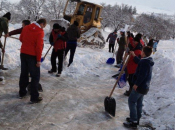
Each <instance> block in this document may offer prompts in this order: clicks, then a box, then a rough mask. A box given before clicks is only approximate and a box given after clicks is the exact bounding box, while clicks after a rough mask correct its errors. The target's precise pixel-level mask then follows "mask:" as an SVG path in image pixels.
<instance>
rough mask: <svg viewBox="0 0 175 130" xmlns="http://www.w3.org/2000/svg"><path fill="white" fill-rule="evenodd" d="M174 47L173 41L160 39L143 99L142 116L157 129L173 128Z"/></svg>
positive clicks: (170, 129) (166, 129)
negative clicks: (151, 76) (148, 87)
mask: <svg viewBox="0 0 175 130" xmlns="http://www.w3.org/2000/svg"><path fill="white" fill-rule="evenodd" d="M174 49H175V48H174V45H173V41H160V43H159V45H158V52H156V53H155V55H154V56H153V58H154V61H155V65H154V70H153V78H152V83H151V87H150V91H149V93H148V95H146V96H145V99H144V114H145V116H144V118H146V119H147V120H148V121H149V122H151V124H152V125H153V127H155V128H156V129H157V130H174V129H175V113H174V109H175V94H174V92H175V86H174V84H175V68H174V66H175V51H174ZM144 118H143V119H144ZM143 121H144V120H143Z"/></svg>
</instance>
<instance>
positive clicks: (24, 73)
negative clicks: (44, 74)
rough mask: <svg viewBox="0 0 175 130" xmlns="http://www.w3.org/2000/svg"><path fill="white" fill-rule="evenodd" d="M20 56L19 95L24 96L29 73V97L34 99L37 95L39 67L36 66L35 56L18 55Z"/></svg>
mask: <svg viewBox="0 0 175 130" xmlns="http://www.w3.org/2000/svg"><path fill="white" fill-rule="evenodd" d="M20 58H21V75H20V80H19V95H20V96H24V95H25V94H26V93H27V91H26V87H27V85H28V83H29V73H30V76H31V90H30V94H31V98H30V100H32V101H33V100H36V99H37V98H38V97H39V93H38V85H39V80H40V67H37V66H36V64H37V60H36V56H31V55H27V54H22V53H21V55H20Z"/></svg>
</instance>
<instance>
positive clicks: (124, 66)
mask: <svg viewBox="0 0 175 130" xmlns="http://www.w3.org/2000/svg"><path fill="white" fill-rule="evenodd" d="M130 57H131V54H130V55H129V57H128V59H127V61H126V63H125V64H124V65H123V67H122V70H121V72H120V74H119V76H118V78H117V81H116V82H115V84H114V87H113V89H112V91H111V93H110V95H109V97H111V96H112V94H113V92H114V90H115V88H116V86H117V84H118V82H119V80H120V78H121V76H122V74H123V71H124V70H125V68H126V66H127V64H128V61H129V59H130Z"/></svg>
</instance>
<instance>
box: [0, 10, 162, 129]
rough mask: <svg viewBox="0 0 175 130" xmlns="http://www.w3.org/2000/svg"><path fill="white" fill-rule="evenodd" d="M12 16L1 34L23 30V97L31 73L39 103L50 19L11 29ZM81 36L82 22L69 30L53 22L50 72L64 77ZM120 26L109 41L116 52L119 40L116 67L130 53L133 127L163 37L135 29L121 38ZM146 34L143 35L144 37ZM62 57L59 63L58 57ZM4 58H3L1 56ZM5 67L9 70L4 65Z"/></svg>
mask: <svg viewBox="0 0 175 130" xmlns="http://www.w3.org/2000/svg"><path fill="white" fill-rule="evenodd" d="M10 19H11V14H10V12H8V13H6V14H5V15H4V16H3V17H1V18H0V21H1V22H0V37H1V36H2V33H3V32H4V34H5V38H7V37H9V36H12V35H16V34H20V38H19V39H20V41H21V43H22V45H21V52H20V59H21V74H20V78H19V97H20V98H21V99H22V98H24V97H25V96H26V95H27V89H26V88H27V86H28V85H29V75H30V77H31V83H30V85H31V88H30V95H31V97H30V102H31V103H38V102H40V101H42V97H40V96H39V92H38V91H39V90H38V86H39V81H40V65H41V56H42V51H43V46H44V44H43V39H44V31H43V28H44V27H45V26H46V24H47V22H46V20H45V19H39V20H38V21H37V22H35V23H31V22H30V21H29V20H23V21H22V27H21V28H19V29H16V30H13V31H11V32H8V22H9V21H10ZM79 37H80V29H79V28H78V22H77V21H74V23H73V24H72V25H70V27H68V29H67V31H66V29H65V28H64V27H61V26H60V25H59V24H58V23H55V24H54V25H53V29H52V31H51V33H50V37H49V42H50V44H51V46H53V50H52V54H51V67H52V68H51V70H49V71H48V73H57V74H56V76H57V77H60V76H61V73H62V71H63V61H64V59H65V56H66V55H67V54H68V52H69V51H70V59H69V64H68V67H69V66H70V65H71V64H72V62H73V59H74V54H75V51H76V47H77V39H78V38H79ZM117 37H118V36H117V30H115V31H114V32H113V33H111V34H109V36H108V38H107V40H106V42H108V41H109V52H112V53H114V52H115V49H114V46H115V43H116V41H117V43H118V51H117V55H116V62H117V65H116V67H119V65H120V64H122V63H124V62H123V57H124V55H130V59H129V61H128V64H127V67H126V70H125V73H126V75H127V79H128V83H129V90H128V91H126V92H125V93H124V95H126V96H129V98H128V105H129V110H130V117H128V118H126V121H127V122H125V123H124V126H126V127H129V128H136V127H137V125H139V120H140V118H141V113H142V106H143V104H142V102H143V97H144V95H146V94H147V93H148V91H149V86H150V81H151V76H152V68H153V65H154V61H153V59H152V58H151V57H150V55H151V54H152V51H153V53H155V52H156V51H157V44H158V42H159V40H154V39H152V38H150V40H149V42H148V40H147V38H146V36H144V37H143V35H142V34H140V33H138V34H137V35H135V36H134V35H133V34H132V33H131V32H129V31H128V32H127V37H126V36H125V31H123V30H122V31H120V38H117ZM142 37H143V38H142ZM0 48H1V49H2V53H4V52H5V50H4V47H3V45H2V43H1V41H0ZM57 58H58V61H59V62H58V67H57V62H56V59H57ZM0 60H1V59H0ZM1 69H4V70H6V69H7V68H4V67H3V65H1ZM2 80H3V79H2V78H0V81H2Z"/></svg>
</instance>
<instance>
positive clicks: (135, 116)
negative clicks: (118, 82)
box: [128, 89, 144, 122]
mask: <svg viewBox="0 0 175 130" xmlns="http://www.w3.org/2000/svg"><path fill="white" fill-rule="evenodd" d="M143 97H144V95H143V94H140V93H138V92H136V91H135V90H134V89H132V91H131V94H130V96H129V98H128V105H129V110H130V120H131V121H133V122H134V121H139V120H140V118H141V116H142V115H141V113H142V106H143V104H142V102H143Z"/></svg>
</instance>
